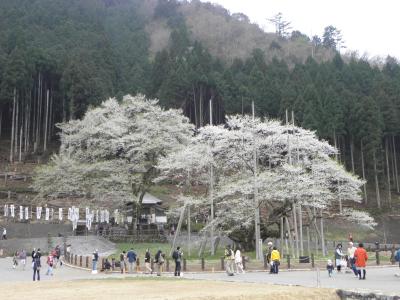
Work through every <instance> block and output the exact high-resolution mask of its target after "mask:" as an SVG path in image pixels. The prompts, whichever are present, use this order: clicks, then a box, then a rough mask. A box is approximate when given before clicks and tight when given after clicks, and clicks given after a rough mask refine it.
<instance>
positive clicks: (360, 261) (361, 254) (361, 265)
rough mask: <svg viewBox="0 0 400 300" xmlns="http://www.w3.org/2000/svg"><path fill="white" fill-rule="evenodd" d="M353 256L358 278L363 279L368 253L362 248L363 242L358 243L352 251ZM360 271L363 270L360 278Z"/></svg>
mask: <svg viewBox="0 0 400 300" xmlns="http://www.w3.org/2000/svg"><path fill="white" fill-rule="evenodd" d="M354 258H355V260H356V267H357V272H358V277H359V279H360V280H361V279H365V274H366V271H365V267H366V265H367V260H368V254H367V251H365V249H364V245H363V243H359V244H358V248H357V250H356V251H355V252H354ZM361 271H362V272H363V276H362V278H361Z"/></svg>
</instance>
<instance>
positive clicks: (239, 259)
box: [235, 248, 245, 274]
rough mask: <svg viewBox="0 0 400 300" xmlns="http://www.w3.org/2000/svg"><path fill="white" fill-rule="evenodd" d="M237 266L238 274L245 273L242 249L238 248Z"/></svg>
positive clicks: (236, 254)
mask: <svg viewBox="0 0 400 300" xmlns="http://www.w3.org/2000/svg"><path fill="white" fill-rule="evenodd" d="M235 266H236V274H239V273H243V274H244V273H245V272H244V270H243V260H242V253H241V252H240V248H237V249H236V252H235Z"/></svg>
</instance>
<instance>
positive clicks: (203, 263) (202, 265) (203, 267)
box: [201, 257, 205, 271]
mask: <svg viewBox="0 0 400 300" xmlns="http://www.w3.org/2000/svg"><path fill="white" fill-rule="evenodd" d="M201 270H202V271H204V270H205V261H204V257H202V258H201Z"/></svg>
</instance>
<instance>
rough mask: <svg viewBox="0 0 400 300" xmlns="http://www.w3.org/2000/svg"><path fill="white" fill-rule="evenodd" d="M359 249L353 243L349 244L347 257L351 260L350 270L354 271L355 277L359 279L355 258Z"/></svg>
mask: <svg viewBox="0 0 400 300" xmlns="http://www.w3.org/2000/svg"><path fill="white" fill-rule="evenodd" d="M356 250H357V248H356V247H355V246H354V243H353V242H349V247H348V248H347V257H348V259H349V264H350V269H351V270H352V271H353V273H354V275H356V276H357V277H358V272H357V268H356V265H355V263H356V260H355V258H354V253H355V252H356Z"/></svg>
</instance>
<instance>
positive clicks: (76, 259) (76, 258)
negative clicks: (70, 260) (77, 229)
mask: <svg viewBox="0 0 400 300" xmlns="http://www.w3.org/2000/svg"><path fill="white" fill-rule="evenodd" d="M74 265H75V266H77V265H78V255H76V254H75V264H74Z"/></svg>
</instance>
